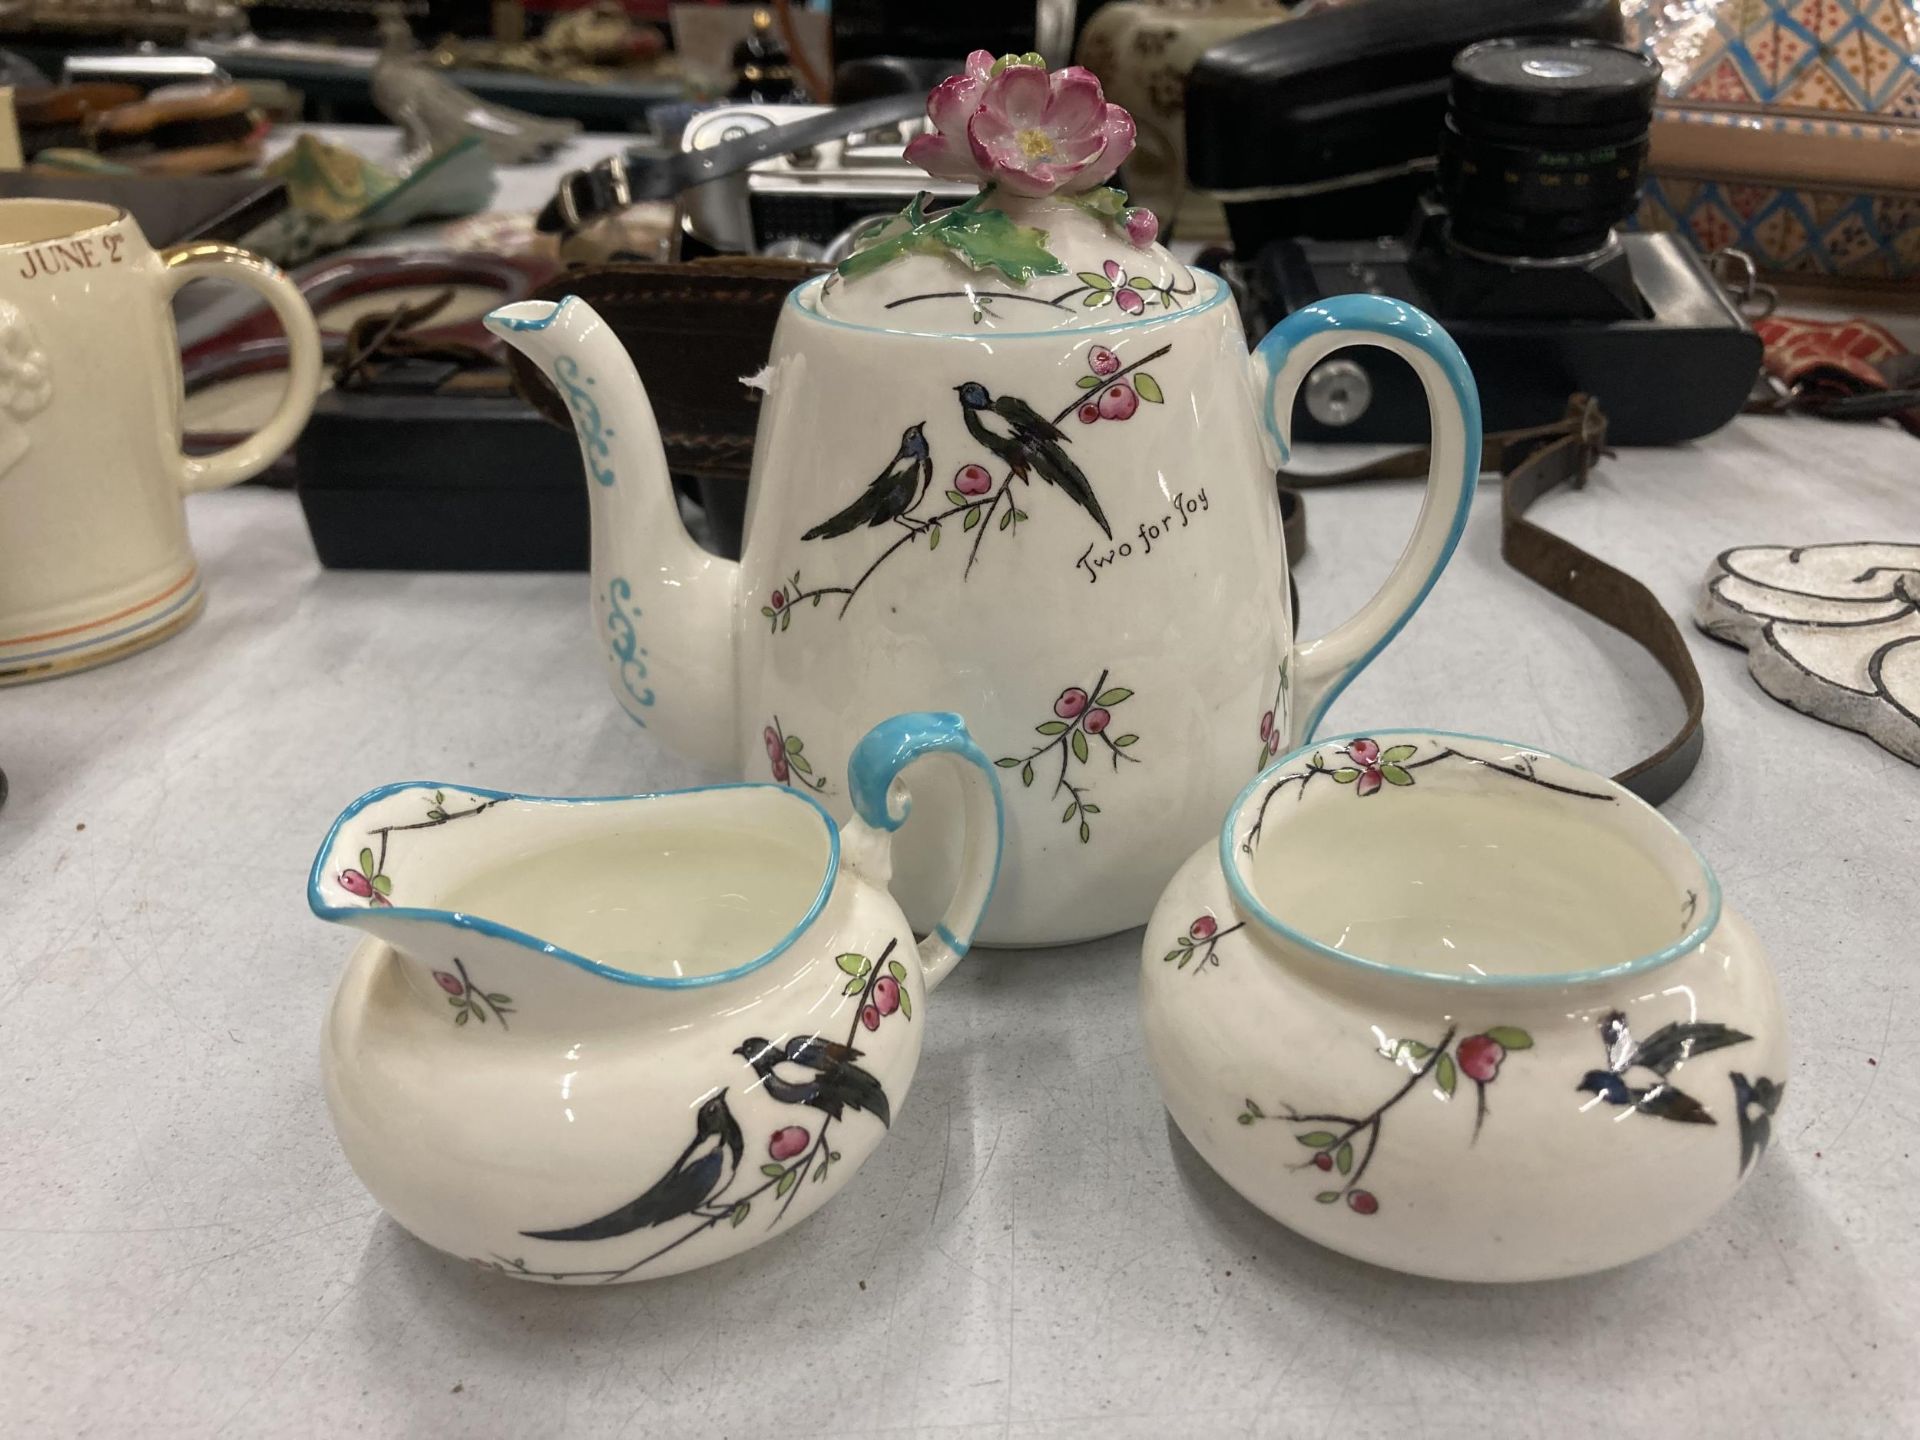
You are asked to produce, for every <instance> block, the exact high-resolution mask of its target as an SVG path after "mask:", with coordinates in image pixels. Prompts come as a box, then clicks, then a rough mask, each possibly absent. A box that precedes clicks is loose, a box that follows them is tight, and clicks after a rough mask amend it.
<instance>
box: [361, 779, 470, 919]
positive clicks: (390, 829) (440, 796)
mask: <svg viewBox="0 0 1920 1440" xmlns="http://www.w3.org/2000/svg"><path fill="white" fill-rule="evenodd" d="M499 803H500V802H499V801H498V800H484V801H481V802H480V803H479V804H476V805H474V806H473V807H472V808H471V809H468V810H454V811H449V810H448V809H447V796H446V792H445V791H444V790H436V791H434V792H433V797H432V799H431V800H430V801H429V802H428V807H429V808H428V810H427V818H426V819H424V820H420V821H417V822H415V823H414V824H412V825H382V826H381V827H380V828H379V829H378V830H370V831H368V832H367V838H368V839H369V840H373V839H377V840H378V841H379V844H380V849H379V851H378V853H376V852H375V851H374V850H373V848H372V847H371V846H365V847H362V849H361V851H360V854H359V856H358V859H359V861H360V865H359V868H358V869H351V868H349V869H346V870H342V871H341V872H340V873H339V874H338V875H336V876H334V879H336V880H338V881H339V882H340V888H341V889H342V890H345V891H346V892H347V893H348V894H349V895H357V896H359V897H360V898H361V899H362V900H364V901H366V902H367V905H368V906H369V907H376V906H383V905H391V904H393V879H392V877H391V876H389V875H388V874H387V838H388V837H389V836H391V835H397V834H400V833H401V832H402V831H406V830H432V829H435V828H436V827H438V826H441V825H445V824H447V823H448V822H449V821H453V820H464V819H466V818H467V817H468V816H469V815H478V814H479V813H480V812H481V811H483V810H491V809H492V808H493V807H494V806H496V805H498V804H499Z"/></svg>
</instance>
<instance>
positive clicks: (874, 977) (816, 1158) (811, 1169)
mask: <svg viewBox="0 0 1920 1440" xmlns="http://www.w3.org/2000/svg"><path fill="white" fill-rule="evenodd" d="M898 943H899V942H897V941H894V940H889V941H888V942H887V945H886V948H885V949H884V950H882V951H881V952H880V954H879V957H878V958H877V959H870V958H868V957H867V956H866V955H863V954H860V953H858V952H854V951H849V952H847V953H846V954H843V955H838V956H836V957H834V963H835V964H836V965H837V966H839V968H840V970H841V972H842V973H843V974H845V975H846V977H847V981H846V984H845V985H844V986H842V987H841V991H840V993H841V994H842V995H843V996H852V997H855V998H854V1005H853V1019H852V1021H851V1022H850V1023H849V1024H848V1026H847V1038H846V1039H845V1040H844V1041H842V1042H841V1043H839V1044H837V1045H836V1044H833V1043H831V1042H822V1041H820V1040H819V1039H818V1038H817V1037H812V1036H797V1037H794V1038H793V1039H791V1040H789V1041H788V1042H787V1044H786V1045H785V1046H784V1047H778V1046H770V1045H767V1044H766V1042H764V1041H760V1040H758V1039H755V1040H749V1041H747V1042H745V1043H743V1044H742V1045H740V1046H738V1047H736V1048H735V1050H734V1051H733V1053H734V1054H736V1055H741V1056H742V1058H743V1059H746V1061H747V1063H748V1064H749V1065H750V1066H752V1068H753V1069H754V1071H755V1072H756V1075H757V1076H758V1083H759V1084H760V1085H761V1086H762V1088H764V1089H765V1090H766V1091H767V1093H768V1094H770V1095H774V1096H775V1098H779V1096H778V1094H776V1087H783V1086H784V1085H785V1083H786V1082H782V1081H779V1080H778V1079H777V1078H776V1077H774V1076H772V1075H770V1074H769V1072H771V1071H772V1070H773V1069H774V1067H775V1065H777V1064H779V1063H781V1062H782V1061H783V1060H794V1059H795V1057H808V1058H807V1059H801V1060H798V1061H797V1062H796V1063H801V1064H807V1063H811V1060H812V1059H814V1058H817V1059H818V1060H819V1061H820V1063H821V1064H822V1065H826V1064H831V1065H833V1066H835V1067H838V1069H837V1073H838V1074H840V1075H843V1076H851V1077H853V1078H854V1080H855V1081H857V1082H858V1084H859V1085H860V1086H862V1087H864V1099H863V1100H862V1101H861V1102H859V1103H856V1102H854V1101H851V1100H846V1099H844V1098H843V1099H842V1100H841V1101H840V1102H839V1103H838V1104H835V1105H833V1106H832V1108H828V1107H827V1106H825V1105H822V1104H820V1103H818V1102H805V1101H787V1102H785V1103H788V1104H793V1105H796V1107H798V1106H802V1105H809V1104H811V1107H812V1108H814V1109H815V1110H817V1111H819V1112H820V1120H819V1122H818V1126H817V1128H815V1129H813V1130H809V1129H808V1128H807V1126H806V1125H802V1124H788V1125H782V1126H780V1127H778V1128H777V1129H775V1130H774V1131H773V1132H772V1134H770V1135H769V1136H768V1137H767V1142H766V1154H767V1158H766V1160H764V1161H763V1162H761V1164H760V1166H759V1169H758V1172H757V1173H758V1174H759V1176H760V1180H759V1183H758V1184H756V1185H753V1186H752V1187H751V1188H749V1189H747V1190H744V1191H742V1192H740V1193H739V1194H737V1195H732V1196H728V1195H727V1194H726V1193H725V1191H726V1190H728V1189H731V1188H732V1183H733V1181H737V1180H738V1179H740V1178H741V1177H742V1176H744V1175H745V1174H746V1171H745V1169H744V1168H742V1169H740V1170H738V1171H737V1172H736V1173H735V1175H734V1177H733V1180H731V1181H729V1182H728V1185H727V1186H726V1187H725V1188H724V1189H723V1190H722V1192H721V1193H720V1194H718V1195H715V1196H713V1197H712V1198H711V1199H709V1200H708V1201H706V1202H705V1203H704V1204H701V1205H698V1206H696V1207H695V1208H694V1209H693V1210H691V1211H690V1212H688V1215H689V1218H693V1219H696V1220H697V1221H698V1222H699V1223H697V1224H696V1225H694V1226H693V1227H692V1228H691V1229H689V1230H687V1231H685V1232H684V1233H682V1234H680V1235H678V1236H676V1237H675V1238H674V1239H672V1240H670V1241H668V1242H667V1243H666V1244H664V1245H662V1246H660V1247H659V1248H658V1249H655V1250H651V1251H649V1252H648V1253H647V1254H645V1255H643V1256H641V1257H640V1258H639V1259H638V1260H635V1261H634V1262H633V1263H632V1264H631V1265H622V1266H619V1267H617V1268H614V1267H606V1268H602V1269H584V1270H535V1269H533V1268H531V1267H530V1266H528V1264H527V1262H526V1261H525V1260H524V1259H521V1258H518V1257H514V1258H509V1257H507V1256H503V1255H497V1254H496V1255H494V1256H492V1257H490V1258H488V1259H485V1260H482V1259H478V1258H475V1259H474V1260H473V1262H472V1263H473V1264H475V1265H478V1266H480V1267H481V1268H482V1269H484V1270H497V1271H500V1272H501V1273H503V1274H513V1275H519V1276H524V1277H527V1278H530V1279H536V1280H562V1281H569V1280H579V1281H589V1280H590V1281H596V1282H598V1283H600V1284H603V1285H606V1284H612V1283H613V1282H614V1281H617V1280H623V1279H625V1278H626V1277H627V1276H629V1275H631V1274H633V1272H634V1271H636V1270H639V1269H641V1268H642V1267H643V1266H646V1265H650V1264H652V1263H653V1262H654V1261H655V1260H658V1259H659V1258H660V1257H661V1256H663V1255H667V1254H671V1253H672V1252H673V1251H675V1250H678V1249H679V1248H680V1247H681V1246H682V1245H685V1244H686V1243H687V1242H688V1241H689V1240H692V1239H694V1238H695V1237H696V1236H699V1235H704V1234H705V1233H706V1232H707V1231H709V1230H711V1229H713V1228H714V1227H715V1226H716V1225H722V1224H724V1225H728V1226H730V1227H734V1228H738V1227H739V1226H741V1225H743V1224H745V1223H746V1220H747V1217H748V1216H749V1215H751V1214H752V1213H753V1202H754V1201H756V1200H759V1199H760V1198H761V1197H762V1196H764V1195H766V1194H767V1193H768V1192H769V1191H771V1192H772V1194H773V1198H774V1199H775V1200H776V1201H778V1202H779V1208H777V1209H776V1210H775V1211H774V1213H773V1216H772V1218H771V1219H769V1220H768V1221H767V1228H768V1229H769V1230H771V1229H773V1228H774V1227H776V1226H777V1225H779V1224H780V1222H781V1221H782V1220H783V1219H785V1218H786V1214H787V1209H788V1207H789V1206H791V1205H792V1204H793V1200H794V1197H795V1195H797V1194H798V1193H799V1188H800V1182H801V1181H802V1180H803V1179H806V1178H807V1177H808V1176H809V1175H811V1177H812V1179H813V1182H814V1183H815V1184H824V1183H825V1181H826V1178H827V1175H828V1173H829V1172H830V1171H831V1169H832V1167H833V1165H834V1164H835V1163H836V1162H837V1161H838V1160H839V1159H840V1152H839V1151H838V1150H836V1149H834V1148H833V1145H832V1142H831V1141H830V1140H829V1138H828V1136H829V1132H830V1131H831V1130H832V1128H833V1125H834V1123H835V1121H836V1120H838V1119H839V1118H840V1112H841V1110H843V1109H847V1108H854V1109H867V1110H869V1111H870V1112H871V1113H872V1114H874V1115H875V1117H876V1118H878V1119H879V1120H880V1121H881V1123H882V1124H888V1123H891V1114H892V1112H891V1107H890V1105H889V1104H888V1102H887V1099H886V1093H885V1091H884V1090H883V1089H881V1087H880V1083H879V1081H878V1080H877V1079H876V1078H875V1077H874V1076H872V1075H870V1074H869V1073H868V1072H867V1071H865V1070H864V1069H861V1068H860V1067H859V1066H857V1065H856V1064H855V1063H854V1062H855V1061H857V1060H859V1059H861V1058H862V1053H863V1052H861V1051H859V1050H856V1049H855V1048H854V1047H853V1042H854V1039H855V1037H856V1036H858V1035H859V1033H860V1031H861V1030H862V1029H865V1030H868V1031H876V1030H878V1029H879V1028H880V1027H881V1025H882V1024H884V1023H886V1021H887V1020H888V1019H890V1018H891V1017H892V1016H894V1015H898V1016H899V1017H900V1019H901V1021H902V1022H903V1023H904V1022H910V1021H911V1020H912V1019H913V997H912V996H911V995H910V994H909V993H908V992H907V988H906V980H907V967H906V966H905V965H903V964H901V963H900V962H899V961H898V960H896V959H894V958H893V952H894V950H895V948H896V947H897V945H898ZM856 1093H860V1092H856ZM724 1100H725V1092H724V1091H723V1092H722V1093H721V1103H722V1104H724ZM541 1238H545V1237H541ZM610 1238H611V1237H610Z"/></svg>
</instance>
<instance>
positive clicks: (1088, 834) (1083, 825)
mask: <svg viewBox="0 0 1920 1440" xmlns="http://www.w3.org/2000/svg"><path fill="white" fill-rule="evenodd" d="M1092 838H1093V831H1092V830H1090V829H1088V828H1087V822H1086V821H1084V820H1082V821H1081V822H1080V843H1081V844H1082V845H1084V844H1086V843H1087V841H1089V840H1091V839H1092Z"/></svg>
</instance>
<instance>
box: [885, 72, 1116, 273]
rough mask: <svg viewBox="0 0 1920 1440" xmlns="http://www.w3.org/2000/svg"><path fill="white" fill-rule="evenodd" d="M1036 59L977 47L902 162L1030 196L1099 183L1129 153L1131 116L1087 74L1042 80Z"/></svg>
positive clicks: (937, 91) (940, 94) (931, 102)
mask: <svg viewBox="0 0 1920 1440" xmlns="http://www.w3.org/2000/svg"><path fill="white" fill-rule="evenodd" d="M1038 62H1039V57H1038V56H1032V55H1010V56H1006V57H1004V58H1002V59H1000V60H995V59H994V58H993V57H992V56H991V55H989V54H988V53H987V52H986V51H984V50H976V51H974V52H973V54H971V55H969V56H968V57H967V68H966V72H965V73H964V74H961V75H956V76H954V77H953V78H951V79H949V80H943V81H941V83H940V84H939V85H937V86H935V87H934V90H933V93H932V94H931V95H929V96H928V97H927V119H928V120H929V121H931V122H932V125H933V130H932V132H931V133H929V134H926V135H918V136H915V137H914V139H913V140H912V141H910V142H909V143H908V145H907V159H908V160H910V161H912V162H913V163H914V164H915V165H918V166H919V167H920V168H921V169H923V170H925V171H926V172H927V173H928V174H929V175H937V176H939V177H940V178H941V179H943V180H978V181H980V182H982V183H983V184H987V183H990V184H996V185H999V186H1000V187H1002V188H1003V189H1005V190H1007V191H1009V192H1010V193H1012V194H1015V195H1025V196H1029V197H1033V198H1038V197H1041V196H1046V195H1054V194H1067V195H1074V194H1079V193H1080V192H1081V191H1085V190H1091V189H1094V188H1095V187H1096V186H1099V185H1104V184H1105V183H1106V182H1107V181H1108V180H1109V179H1110V178H1111V177H1112V175H1113V172H1114V171H1116V170H1118V169H1119V168H1120V163H1121V162H1122V161H1123V160H1125V159H1126V158H1127V156H1128V155H1129V154H1131V153H1132V151H1133V117H1132V116H1131V115H1129V114H1127V112H1126V111H1125V110H1124V109H1122V108H1121V107H1120V106H1118V105H1113V104H1110V103H1108V101H1107V98H1106V96H1105V95H1104V94H1103V93H1102V91H1101V89H1100V81H1099V80H1098V79H1097V78H1096V77H1095V76H1094V74H1093V72H1092V71H1090V70H1086V69H1083V68H1082V67H1080V66H1078V65H1069V66H1067V67H1066V68H1065V69H1063V70H1057V71H1054V72H1053V73H1052V74H1048V73H1047V70H1046V67H1045V66H1044V65H1041V64H1040V63H1038ZM1129 238H1132V234H1131V227H1129Z"/></svg>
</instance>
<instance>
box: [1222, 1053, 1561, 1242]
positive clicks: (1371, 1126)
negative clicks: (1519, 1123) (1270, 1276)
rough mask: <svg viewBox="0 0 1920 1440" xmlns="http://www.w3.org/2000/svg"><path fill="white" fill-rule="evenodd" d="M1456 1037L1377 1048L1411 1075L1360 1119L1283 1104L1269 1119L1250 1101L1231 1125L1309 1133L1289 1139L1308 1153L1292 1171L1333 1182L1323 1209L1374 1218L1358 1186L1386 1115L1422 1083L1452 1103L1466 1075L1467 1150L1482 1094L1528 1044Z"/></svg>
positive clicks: (1478, 1121)
mask: <svg viewBox="0 0 1920 1440" xmlns="http://www.w3.org/2000/svg"><path fill="white" fill-rule="evenodd" d="M1458 1033H1459V1031H1458V1029H1457V1028H1454V1027H1449V1028H1448V1030H1447V1032H1446V1034H1444V1035H1442V1036H1441V1037H1440V1041H1439V1043H1438V1044H1436V1045H1428V1044H1425V1043H1423V1042H1422V1041H1419V1040H1394V1041H1392V1042H1390V1043H1389V1044H1387V1045H1384V1046H1382V1047H1381V1048H1380V1054H1381V1055H1382V1056H1384V1057H1385V1058H1386V1059H1388V1060H1391V1061H1392V1062H1393V1063H1394V1064H1395V1065H1405V1066H1406V1067H1407V1069H1408V1070H1409V1071H1410V1073H1409V1074H1408V1076H1407V1079H1406V1081H1405V1083H1403V1084H1402V1085H1401V1086H1400V1088H1399V1089H1397V1090H1395V1091H1394V1092H1393V1093H1392V1094H1391V1095H1389V1096H1388V1097H1387V1098H1386V1099H1385V1100H1383V1101H1381V1102H1380V1104H1378V1105H1377V1106H1375V1107H1374V1108H1373V1109H1372V1110H1370V1111H1369V1112H1368V1113H1366V1114H1365V1115H1357V1116H1356V1115H1339V1114H1318V1115H1309V1114H1303V1113H1301V1112H1300V1111H1298V1110H1295V1109H1294V1108H1293V1107H1292V1106H1291V1105H1284V1104H1283V1105H1281V1106H1279V1107H1278V1109H1279V1113H1278V1114H1275V1115H1269V1114H1267V1112H1266V1111H1265V1110H1263V1109H1262V1108H1261V1107H1260V1106H1259V1104H1257V1103H1256V1102H1255V1101H1253V1100H1252V1099H1248V1100H1246V1101H1244V1102H1242V1104H1243V1108H1242V1109H1241V1111H1240V1113H1239V1114H1238V1115H1237V1116H1235V1117H1234V1118H1235V1119H1236V1120H1237V1121H1238V1122H1239V1123H1240V1124H1242V1125H1255V1124H1258V1123H1260V1122H1262V1121H1266V1120H1277V1121H1279V1122H1280V1123H1281V1124H1284V1125H1292V1126H1308V1127H1311V1128H1308V1129H1305V1130H1298V1129H1297V1130H1296V1131H1295V1133H1294V1137H1293V1138H1294V1139H1295V1140H1296V1141H1298V1142H1299V1143H1300V1144H1302V1145H1304V1146H1305V1147H1306V1148H1307V1149H1308V1150H1309V1151H1311V1152H1312V1153H1311V1154H1309V1155H1308V1156H1307V1158H1306V1159H1304V1160H1302V1161H1300V1162H1299V1163H1297V1164H1295V1165H1294V1166H1292V1167H1291V1168H1293V1169H1295V1170H1305V1169H1308V1168H1311V1169H1313V1170H1315V1171H1317V1172H1318V1173H1320V1174H1322V1175H1325V1176H1328V1177H1330V1178H1331V1177H1336V1176H1337V1177H1338V1183H1337V1184H1336V1185H1335V1187H1334V1188H1332V1189H1326V1190H1321V1191H1319V1192H1317V1193H1316V1194H1315V1195H1314V1197H1313V1198H1314V1199H1315V1200H1316V1201H1318V1202H1319V1203H1320V1204H1322V1205H1332V1204H1335V1203H1337V1202H1339V1201H1342V1200H1344V1201H1345V1202H1346V1205H1347V1208H1348V1209H1349V1210H1351V1211H1353V1213H1354V1214H1356V1215H1373V1214H1377V1213H1378V1212H1379V1209H1380V1199H1379V1197H1378V1196H1377V1195H1375V1194H1374V1193H1373V1191H1371V1190H1368V1189H1365V1188H1363V1187H1362V1186H1361V1184H1360V1181H1361V1179H1362V1178H1363V1177H1364V1176H1365V1175H1366V1173H1367V1167H1368V1166H1370V1165H1371V1164H1373V1157H1374V1153H1375V1151H1376V1150H1377V1149H1378V1148H1379V1144H1380V1132H1381V1127H1382V1125H1383V1123H1384V1122H1385V1120H1386V1117H1387V1114H1388V1112H1389V1111H1391V1110H1392V1109H1393V1107H1394V1106H1396V1105H1398V1104H1399V1103H1400V1102H1401V1101H1402V1100H1404V1099H1406V1098H1407V1097H1408V1096H1409V1095H1411V1094H1412V1093H1413V1092H1414V1091H1415V1090H1416V1089H1418V1088H1419V1086H1420V1084H1421V1082H1422V1081H1425V1080H1428V1079H1431V1081H1432V1093H1434V1094H1435V1095H1437V1096H1439V1098H1440V1099H1441V1100H1443V1101H1451V1100H1452V1099H1453V1097H1454V1094H1455V1093H1456V1091H1457V1090H1458V1088H1459V1084H1460V1077H1461V1076H1462V1075H1465V1076H1466V1077H1467V1078H1468V1079H1469V1080H1470V1081H1472V1082H1473V1087H1474V1092H1475V1094H1474V1098H1475V1113H1474V1120H1473V1138H1472V1140H1469V1141H1468V1142H1467V1143H1468V1144H1470V1145H1471V1144H1473V1143H1474V1142H1476V1141H1478V1140H1479V1138H1480V1127H1481V1125H1482V1124H1483V1123H1485V1121H1486V1118H1487V1087H1488V1086H1489V1085H1491V1084H1492V1083H1493V1082H1494V1080H1495V1079H1496V1078H1498V1076H1499V1074H1500V1065H1501V1062H1502V1061H1503V1060H1505V1059H1506V1057H1507V1054H1508V1052H1510V1051H1514V1050H1530V1049H1532V1048H1533V1037H1532V1036H1531V1035H1529V1034H1528V1033H1527V1032H1526V1031H1525V1030H1522V1029H1521V1028H1520V1027H1519V1026H1517V1025H1494V1026H1490V1027H1488V1029H1486V1030H1485V1031H1483V1032H1481V1033H1479V1034H1475V1035H1469V1036H1467V1037H1466V1038H1465V1039H1464V1040H1461V1041H1460V1042H1459V1044H1458V1045H1455V1044H1454V1039H1455V1036H1456V1035H1458ZM1356 1146H1357V1147H1358V1148H1357V1149H1356Z"/></svg>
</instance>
